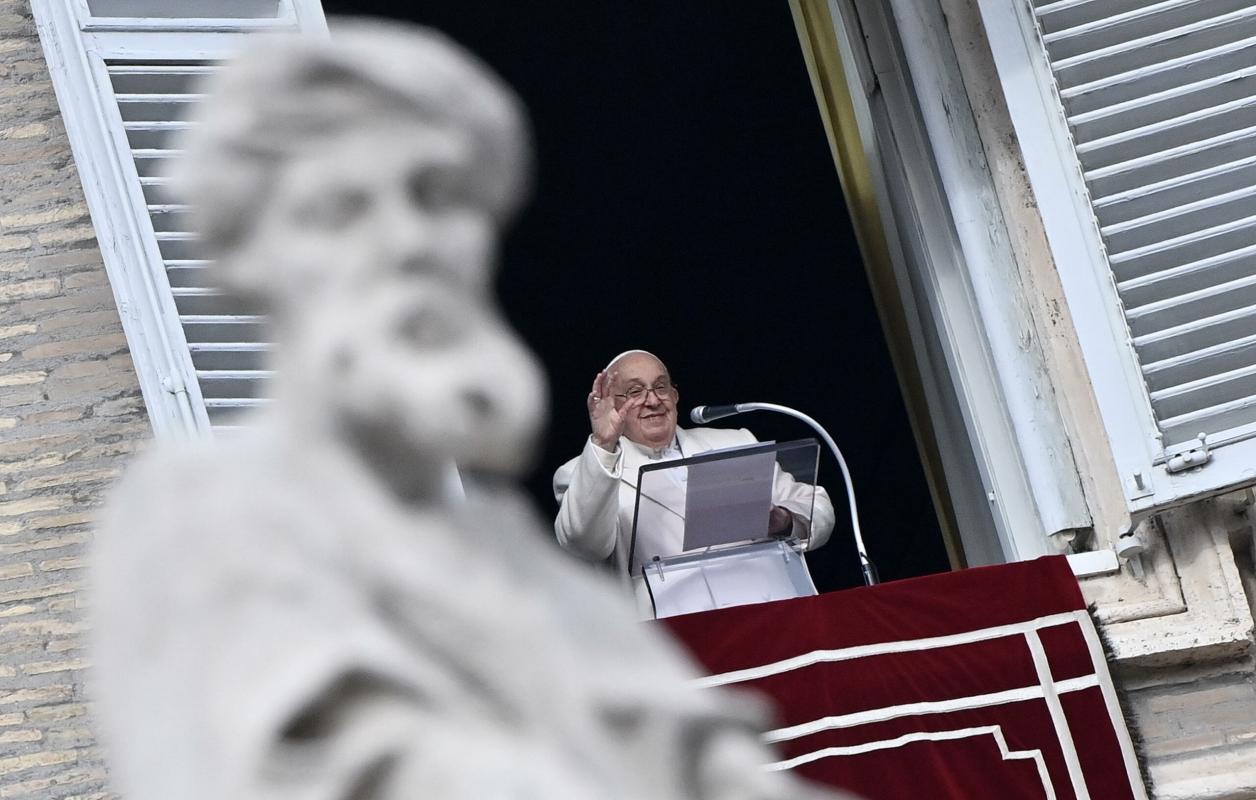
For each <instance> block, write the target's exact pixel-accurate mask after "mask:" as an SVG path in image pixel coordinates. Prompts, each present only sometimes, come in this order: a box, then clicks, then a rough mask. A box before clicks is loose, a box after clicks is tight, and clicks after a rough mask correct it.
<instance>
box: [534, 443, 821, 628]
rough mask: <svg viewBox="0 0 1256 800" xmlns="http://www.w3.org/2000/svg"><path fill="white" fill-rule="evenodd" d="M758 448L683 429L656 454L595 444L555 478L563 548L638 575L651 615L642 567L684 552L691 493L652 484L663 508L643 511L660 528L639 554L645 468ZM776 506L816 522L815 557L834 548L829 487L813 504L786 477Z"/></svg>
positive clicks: (664, 479)
mask: <svg viewBox="0 0 1256 800" xmlns="http://www.w3.org/2000/svg"><path fill="white" fill-rule="evenodd" d="M757 441H758V439H756V438H755V437H754V434H752V433H750V431H748V430H745V429H744V428H739V429H732V430H730V429H726V428H691V429H688V430H686V429H683V428H677V429H676V441H675V442H674V443H673V445H672V446H671V447H667V448H663V449H661V450H655V449H653V448H649V447H645V446H643V445H640V444H637V443H636V442H632V441H629V440H628V439H627V438H625V437H623V436H621V437H620V438H619V448H618V450H617V451H616V452H614V453H610V452H607V451H606V450H603V449H602V448H600V447H598V446H597V445H595V444H594V443H593V440H592V438H591V437H590V439H588V440H586V442H585V445H584V450H583V451H582V452H581V453H580V455H579V456H577V457H576V458H573V459H572V460H570V461H568V462H567V463H566V464H563V465H562V466H561V467H559V468H558V471H557V472H555V473H554V497H555V498H556V499H557V500H558V501H559V509H558V516H557V517H556V518H555V520H554V533H555V535H556V536H557V537H558V543H559V544H560V545H562V546H563V548H564V549H566V550H567V551H569V552H571V553H574V554H575V555H578V556H580V557H581V558H584V559H587V560H589V561H604V560H606V559H609V558H612V557H613V561H614V564H615V567H616V570H617V571H618V572H619V573H620V574H621V575H628V574H630V573H631V575H632V576H633V583H634V584H635V587H634V588H635V589H636V593H637V595H638V605H639V606H641V605H642V600H643V598H644V603H645V609H647V610H648V603H649V600H648V596H647V595H646V593H645V592H644V590H643V589H644V587H643V586H642V585H641V584H642V583H643V582H642V581H641V578H640V567H639V563H640V562H641V561H643V560H645V561H648V560H649V559H650V558H651V557H652V556H660V557H662V558H667V557H669V556H674V555H678V554H680V553H681V552H683V551H684V546H683V539H684V524H683V520H682V517H683V513H677V510H681V511H682V512H683V508H684V493H685V489H684V486H683V484H682V483H681V482H680V481H679V480H676V479H669V477H668V476H670V475H672V474H673V473H671V472H667V474H666V475H657V476H655V477H653V478H651V479H650V484H649V493H650V494H651V495H652V496H653V498H654V500H655V501H656V502H654V503H650V502H649V501H647V500H645V499H643V500H642V504H643V506H649V508H648V509H646V510H645V511H643V518H642V521H643V523H644V521H645V515H647V514H648V515H649V516H650V518H651V520H652V521H653V522H655V523H656V524H653V525H645V524H641V525H638V531H637V537H638V540H637V542H636V546H635V548H634V547H633V546H632V542H631V541H630V540H631V537H632V519H633V511H634V508H635V506H636V498H637V483H638V480H639V473H640V470H641V467H642V466H644V465H646V464H649V463H652V462H658V461H662V460H671V459H675V458H681V457H682V456H683V457H688V456H695V455H698V454H699V453H705V452H707V451H710V450H722V449H724V448H727V447H739V446H744V445H750V444H754V443H755V442H757ZM672 495H675V496H674V497H673V496H672ZM772 502H773V503H774V504H775V505H780V506H784V507H785V508H788V509H789V510H790V511H791V512H792V513H793V514H794V515H795V517H796V518H802V519H810V520H811V534H810V537H809V538H808V540H807V549H808V550H814V549H815V548H817V547H819V546H821V545H822V544H824V543H825V542H826V541H828V538H829V534H830V533H832V531H833V523H834V516H833V503H832V502H831V501H830V500H829V495H828V492H826V491H825V490H824V487H822V486H817V487H816V488H815V492H814V503H813V501H812V491H811V487H810V485H809V484H802V483H799V482H797V481H796V480H794V479H793V477H792V476H790V475H789V473H787V472H783V471H781V470H779V469H778V470H777V472H776V480H775V484H774V486H773V490H772ZM669 523H670V524H669ZM630 548H632V549H633V550H634V554H633V558H634V559H635V560H636V561H637V562H638V563H637V564H633V565H631V570H630V569H629V566H630V565H629V556H630V553H629V549H630Z"/></svg>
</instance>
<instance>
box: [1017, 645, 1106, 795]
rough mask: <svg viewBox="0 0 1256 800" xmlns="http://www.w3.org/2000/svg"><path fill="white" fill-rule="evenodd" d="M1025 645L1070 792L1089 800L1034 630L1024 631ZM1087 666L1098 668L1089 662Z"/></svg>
mask: <svg viewBox="0 0 1256 800" xmlns="http://www.w3.org/2000/svg"><path fill="white" fill-rule="evenodd" d="M1025 643H1026V644H1027V645H1029V653H1030V655H1031V656H1032V657H1033V660H1034V669H1035V670H1036V671H1037V673H1038V684H1039V685H1040V686H1041V687H1042V692H1043V696H1042V699H1043V700H1045V701H1046V703H1047V710H1048V711H1049V712H1050V713H1051V724H1052V725H1054V726H1055V738H1056V740H1057V741H1058V742H1059V745H1060V750H1061V751H1062V752H1063V754H1064V764H1065V766H1066V767H1068V777H1069V781H1070V782H1071V783H1072V784H1073V793H1074V794H1075V795H1077V800H1090V788H1089V787H1087V786H1086V773H1084V772H1082V763H1081V761H1079V760H1078V759H1077V743H1076V742H1074V741H1073V731H1072V730H1070V729H1069V726H1068V717H1067V716H1065V714H1064V706H1062V705H1060V696H1059V695H1058V694H1056V692H1055V679H1053V678H1052V677H1051V664H1050V663H1049V662H1048V661H1047V651H1046V650H1045V649H1043V647H1042V639H1040V638H1039V637H1038V631H1037V630H1032V631H1025ZM1091 666H1093V667H1095V669H1098V666H1097V665H1095V664H1094V662H1093V659H1092V662H1091ZM1109 713H1111V710H1109Z"/></svg>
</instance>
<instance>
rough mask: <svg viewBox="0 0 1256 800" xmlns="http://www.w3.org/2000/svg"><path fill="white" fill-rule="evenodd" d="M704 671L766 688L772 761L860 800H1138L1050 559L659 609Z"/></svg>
mask: <svg viewBox="0 0 1256 800" xmlns="http://www.w3.org/2000/svg"><path fill="white" fill-rule="evenodd" d="M664 624H666V625H667V626H668V627H669V628H670V629H671V630H672V631H673V632H674V634H675V635H676V636H677V637H678V638H679V639H680V640H681V641H682V642H683V643H684V644H685V645H686V646H687V647H688V648H689V650H690V651H691V652H692V653H693V655H694V656H695V657H696V658H697V659H698V661H699V662H700V663H701V664H702V665H704V666H705V667H706V669H707V670H708V671H709V672H710V673H711V677H709V678H706V679H704V680H703V683H704V685H712V686H714V685H726V686H730V687H736V688H745V689H747V690H754V691H758V692H761V693H763V694H766V695H767V696H768V697H770V698H771V699H772V700H773V701H775V705H776V709H777V713H778V717H779V722H780V723H781V727H779V728H777V729H776V730H774V731H772V732H770V733H769V734H768V738H769V740H770V741H773V742H776V743H778V747H779V748H780V750H781V756H782V760H781V761H780V762H778V763H777V764H774V765H773V768H774V769H796V770H797V771H798V772H799V774H802V775H805V776H806V777H808V778H811V779H812V780H815V781H817V782H820V783H825V784H828V785H831V786H836V787H840V788H843V789H847V790H849V791H852V792H855V793H857V794H859V795H861V796H863V797H865V798H869V800H882V799H883V798H884V799H885V800H890V799H891V798H893V799H894V800H899V799H900V798H901V799H908V798H909V799H910V800H919V799H920V798H930V800H933V799H934V798H938V799H942V800H949V799H950V798H954V800H960V799H961V798H963V800H971V799H972V798H983V799H984V798H998V799H999V800H1014V799H1015V800H1019V798H1032V799H1033V800H1038V799H1039V798H1052V799H1053V798H1059V800H1086V798H1094V800H1127V798H1133V799H1137V800H1143V798H1145V797H1146V793H1145V790H1144V788H1143V785H1142V782H1141V779H1140V777H1139V773H1138V767H1137V763H1136V760H1135V757H1134V751H1133V747H1132V745H1131V743H1130V739H1129V734H1128V731H1127V730H1126V728H1125V723H1124V720H1123V718H1122V716H1121V711H1120V709H1119V707H1118V705H1117V700H1116V694H1115V692H1114V690H1113V687H1112V680H1111V678H1110V676H1109V674H1108V670H1107V664H1106V662H1105V661H1104V657H1103V653H1102V649H1101V646H1100V643H1099V639H1098V635H1097V634H1096V632H1095V629H1094V626H1093V623H1092V622H1091V620H1090V617H1089V615H1088V614H1087V613H1086V607H1085V603H1084V601H1083V600H1082V596H1081V592H1080V590H1079V589H1078V586H1077V581H1076V579H1075V578H1074V577H1073V573H1072V571H1071V570H1070V569H1069V566H1068V562H1067V560H1066V559H1064V558H1063V557H1055V558H1044V559H1039V560H1037V561H1029V562H1021V563H1016V564H1007V565H1004V566H998V567H982V568H977V569H968V570H962V571H959V572H951V573H946V574H943V575H932V576H929V577H925V578H916V579H912V580H904V581H897V582H894V583H888V584H882V585H880V586H875V587H871V588H861V589H852V590H849V591H844V592H833V593H830V594H825V595H820V596H818V597H807V598H801V599H797V600H785V601H781V602H776V603H764V604H761V605H753V606H739V607H736V608H726V609H721V610H719V611H709V612H705V613H702V614H691V615H688V616H683V617H673V618H671V619H668V620H666V621H665V623H664Z"/></svg>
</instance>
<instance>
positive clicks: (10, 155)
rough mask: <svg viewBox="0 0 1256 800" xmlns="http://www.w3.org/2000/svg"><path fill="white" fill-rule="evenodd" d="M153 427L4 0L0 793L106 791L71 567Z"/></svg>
mask: <svg viewBox="0 0 1256 800" xmlns="http://www.w3.org/2000/svg"><path fill="white" fill-rule="evenodd" d="M148 436H149V427H148V424H147V421H146V419H145V416H144V409H143V402H142V400H141V398H140V392H139V384H138V383H137V381H136V378H135V374H134V370H133V369H132V366H131V361H130V358H129V356H128V355H127V350H126V341H125V338H124V337H123V333H122V328H121V324H120V322H119V319H118V312H117V308H116V306H115V303H114V299H113V295H112V294H111V292H110V289H109V285H108V281H107V278H106V276H105V271H104V267H103V266H102V265H101V259H100V253H99V251H98V250H97V248H96V243H95V240H94V238H93V231H92V226H91V222H90V220H89V219H88V215H87V208H86V205H85V202H84V199H83V192H82V187H81V186H80V183H79V176H78V173H77V172H76V170H75V168H74V162H73V159H72V157H71V154H70V146H69V143H68V141H67V140H66V136H65V131H64V128H63V127H62V124H61V119H60V115H59V113H58V110H57V103H56V97H55V95H54V93H53V88H52V84H51V83H50V82H49V77H48V70H47V66H46V64H45V62H44V58H43V53H42V50H41V49H40V44H39V39H38V37H37V35H36V33H35V26H34V23H33V22H32V20H31V15H30V10H29V7H28V2H27V0H0V800H9V798H26V797H30V798H81V799H82V800H87V798H99V797H106V796H109V795H108V794H107V790H106V788H105V775H104V767H103V764H102V761H101V756H100V753H99V751H98V749H97V747H96V744H95V741H94V736H93V734H92V729H91V722H90V711H91V704H90V702H88V701H87V700H86V698H85V697H84V691H83V682H84V676H85V673H84V670H85V669H86V667H87V659H86V655H85V653H84V651H83V645H84V641H83V636H84V628H85V623H84V620H83V594H82V587H83V582H82V569H81V568H82V566H83V556H84V552H83V551H84V547H85V546H86V544H87V542H88V541H89V539H90V537H91V532H90V524H91V519H92V516H93V514H94V513H95V512H96V510H97V508H98V507H99V505H100V503H101V500H102V495H103V494H104V492H105V490H106V489H107V487H108V485H109V482H110V480H111V479H112V478H113V477H114V476H115V475H117V474H118V471H119V469H120V468H121V467H122V466H123V464H124V463H125V456H126V454H128V453H131V452H132V451H134V450H135V449H136V448H137V447H138V446H140V444H141V443H142V442H143V441H144V440H145V439H146V438H147V437H148Z"/></svg>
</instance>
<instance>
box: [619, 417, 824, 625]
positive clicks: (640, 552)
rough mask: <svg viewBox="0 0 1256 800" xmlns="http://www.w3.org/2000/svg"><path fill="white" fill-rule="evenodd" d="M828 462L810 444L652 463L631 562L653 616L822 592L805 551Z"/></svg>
mask: <svg viewBox="0 0 1256 800" xmlns="http://www.w3.org/2000/svg"><path fill="white" fill-rule="evenodd" d="M819 458H820V446H819V443H817V442H816V440H815V439H801V440H799V441H794V442H785V443H782V444H777V443H775V442H764V443H758V444H752V445H747V446H745V447H736V448H729V449H726V450H716V451H710V452H706V453H702V454H701V455H697V456H692V457H690V458H683V459H679V460H675V461H661V462H658V463H655V464H648V465H646V466H643V467H642V468H641V472H640V474H639V480H638V482H637V497H636V508H635V510H634V513H633V525H632V540H631V545H630V547H629V559H630V560H629V563H630V565H631V569H632V574H633V575H634V576H639V577H641V578H642V579H643V580H644V582H645V586H646V588H647V589H648V591H649V595H650V601H651V604H652V605H653V607H654V616H655V617H656V618H660V619H661V618H663V617H670V616H675V615H677V614H688V613H692V612H695V611H708V610H710V609H714V608H725V607H727V606H736V605H744V604H747V603H761V602H766V601H769V600H784V599H786V598H790V597H803V596H806V595H813V594H816V588H815V584H814V583H813V582H812V580H811V574H810V572H808V571H807V562H806V560H805V559H804V558H803V550H805V549H806V546H807V539H808V538H809V536H810V534H811V520H812V518H813V510H814V506H815V477H816V468H817V466H818V464H819Z"/></svg>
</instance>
